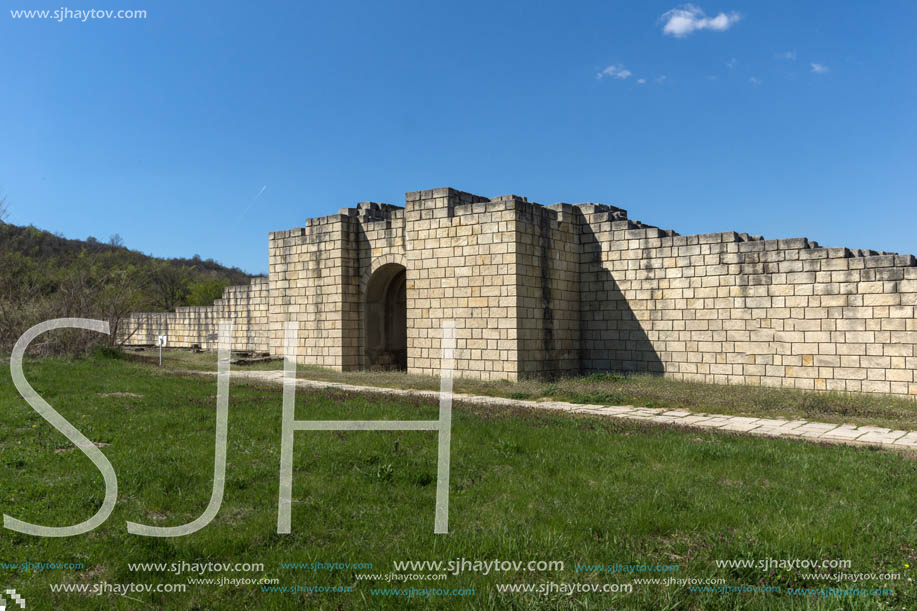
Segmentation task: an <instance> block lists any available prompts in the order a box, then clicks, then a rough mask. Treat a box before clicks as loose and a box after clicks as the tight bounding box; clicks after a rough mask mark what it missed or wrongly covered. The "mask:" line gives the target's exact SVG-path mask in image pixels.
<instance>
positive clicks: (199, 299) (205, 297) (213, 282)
mask: <svg viewBox="0 0 917 611" xmlns="http://www.w3.org/2000/svg"><path fill="white" fill-rule="evenodd" d="M227 286H229V282H227V281H226V280H223V279H222V278H205V279H203V280H198V281H196V282H192V283H191V285H190V290H189V292H188V305H193V306H208V305H213V302H214V301H216V300H217V299H219V298H221V297H222V296H223V289H224V288H226V287H227Z"/></svg>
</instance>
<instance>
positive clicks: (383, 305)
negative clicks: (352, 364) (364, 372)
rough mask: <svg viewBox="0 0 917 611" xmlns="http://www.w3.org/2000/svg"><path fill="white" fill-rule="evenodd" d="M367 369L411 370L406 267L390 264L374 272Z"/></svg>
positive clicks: (368, 291)
mask: <svg viewBox="0 0 917 611" xmlns="http://www.w3.org/2000/svg"><path fill="white" fill-rule="evenodd" d="M364 299H365V302H364V304H365V309H364V312H365V325H366V327H365V328H366V336H365V337H366V344H365V350H366V353H365V356H366V366H367V367H369V368H371V369H401V370H406V369H407V368H408V336H407V285H406V273H405V268H404V266H403V265H399V264H398V263H386V264H385V265H382V266H380V267H379V268H378V269H376V270H375V271H373V273H372V275H371V276H370V277H369V281H368V282H367V283H366V294H365V297H364Z"/></svg>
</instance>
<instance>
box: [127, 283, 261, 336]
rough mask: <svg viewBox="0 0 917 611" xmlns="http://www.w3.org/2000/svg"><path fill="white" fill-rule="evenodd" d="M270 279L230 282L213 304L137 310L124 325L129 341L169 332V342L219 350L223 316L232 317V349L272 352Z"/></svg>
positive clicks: (227, 318) (224, 317) (225, 317)
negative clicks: (149, 310) (146, 310)
mask: <svg viewBox="0 0 917 611" xmlns="http://www.w3.org/2000/svg"><path fill="white" fill-rule="evenodd" d="M268 286H269V283H268V279H267V278H254V279H253V280H252V281H251V284H249V285H244V286H229V287H226V289H224V291H223V297H222V298H221V299H217V300H216V301H214V303H213V305H210V306H200V307H181V308H177V309H176V310H175V311H174V312H146V313H137V314H133V315H132V316H131V318H130V320H129V321H128V323H127V325H125V327H124V332H123V336H122V339H123V340H124V343H125V344H126V345H129V346H130V345H133V346H145V345H152V344H155V343H156V341H157V338H158V336H160V335H167V336H168V345H169V346H171V347H175V348H190V347H192V346H194V345H197V346H200V347H201V348H203V349H205V350H216V347H217V341H216V333H217V326H218V324H219V321H220V320H232V322H233V333H232V349H233V350H243V351H252V352H269V351H270V344H269V335H268Z"/></svg>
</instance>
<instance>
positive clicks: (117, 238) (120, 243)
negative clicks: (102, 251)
mask: <svg viewBox="0 0 917 611" xmlns="http://www.w3.org/2000/svg"><path fill="white" fill-rule="evenodd" d="M108 245H109V246H114V247H115V248H124V238H122V237H121V234H120V233H113V234H111V236H109V238H108Z"/></svg>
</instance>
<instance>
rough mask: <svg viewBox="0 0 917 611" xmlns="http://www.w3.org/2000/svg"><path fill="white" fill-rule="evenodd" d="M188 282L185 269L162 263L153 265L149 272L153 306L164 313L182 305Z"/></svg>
mask: <svg viewBox="0 0 917 611" xmlns="http://www.w3.org/2000/svg"><path fill="white" fill-rule="evenodd" d="M188 281H189V273H188V270H187V269H186V268H184V267H180V266H178V265H172V264H170V263H166V262H164V261H163V262H160V263H156V264H154V265H153V269H152V271H151V272H150V284H151V288H152V289H153V303H154V305H156V306H157V307H159V308H161V309H163V310H165V311H166V312H171V311H172V310H174V309H175V308H176V307H178V306H180V305H182V304H183V303H184V302H185V298H186V297H187V296H188Z"/></svg>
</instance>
